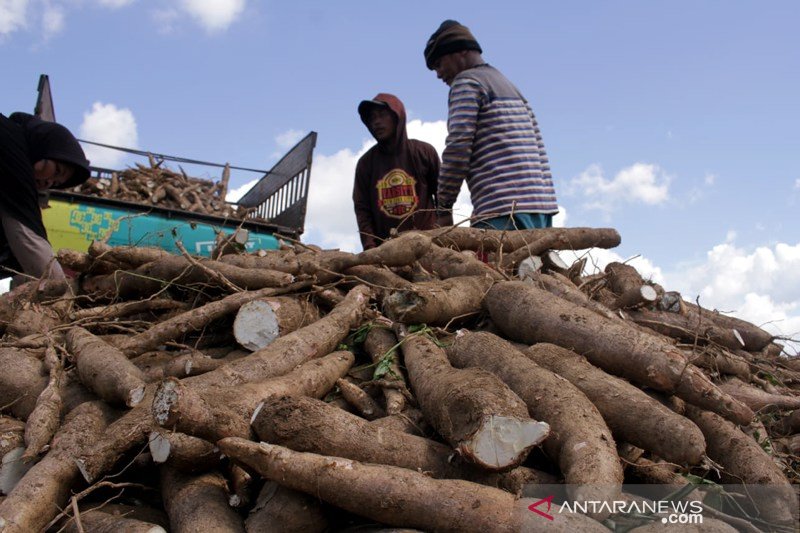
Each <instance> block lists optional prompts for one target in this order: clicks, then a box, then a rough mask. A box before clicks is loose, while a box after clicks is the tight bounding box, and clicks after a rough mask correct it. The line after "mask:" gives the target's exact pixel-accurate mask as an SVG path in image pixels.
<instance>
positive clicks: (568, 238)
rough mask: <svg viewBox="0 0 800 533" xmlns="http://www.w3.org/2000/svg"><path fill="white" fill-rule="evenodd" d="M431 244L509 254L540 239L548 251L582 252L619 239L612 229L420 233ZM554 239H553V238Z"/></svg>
mask: <svg viewBox="0 0 800 533" xmlns="http://www.w3.org/2000/svg"><path fill="white" fill-rule="evenodd" d="M424 233H425V234H426V235H429V236H431V237H432V238H433V242H434V244H437V245H439V246H446V247H453V248H456V249H458V250H483V251H486V252H496V251H498V250H501V249H502V250H503V252H505V253H509V252H512V251H514V250H517V249H518V248H522V247H524V246H527V245H531V246H535V243H536V242H538V241H539V240H540V239H543V238H545V237H548V238H550V239H552V240H551V241H550V242H549V243H548V244H549V245H548V248H549V249H551V250H584V249H586V248H614V247H615V246H619V243H620V242H622V239H621V238H620V236H619V233H618V232H617V230H615V229H613V228H542V229H528V230H520V231H501V230H491V229H479V228H463V227H448V228H439V229H433V230H428V231H425V232H424ZM553 236H554V237H553Z"/></svg>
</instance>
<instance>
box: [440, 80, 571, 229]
mask: <svg viewBox="0 0 800 533" xmlns="http://www.w3.org/2000/svg"><path fill="white" fill-rule="evenodd" d="M448 107H449V110H448V117H447V130H448V135H447V146H446V148H445V150H444V153H443V154H442V168H441V171H440V173H439V185H438V189H439V206H440V208H443V209H450V208H452V206H453V204H454V203H455V201H456V198H457V196H458V192H459V190H460V189H461V183H462V182H463V181H464V180H465V179H466V180H467V187H468V188H469V192H470V197H471V199H472V205H473V207H474V212H473V216H487V215H488V216H501V215H508V214H510V213H512V212H515V213H545V214H555V213H557V212H558V204H557V203H556V194H555V189H554V187H553V179H552V177H551V175H550V166H549V162H548V160H547V153H546V152H545V149H544V143H543V142H542V135H541V133H540V132H539V126H538V125H537V124H536V118H535V117H534V115H533V111H532V110H531V107H530V105H528V102H527V100H525V98H524V97H523V96H522V95H521V94H520V92H519V91H518V90H517V88H516V87H514V85H513V84H512V83H511V82H510V81H509V80H508V79H507V78H506V77H505V76H503V74H501V73H500V71H498V70H497V69H495V68H494V67H491V66H489V65H479V66H477V67H474V68H471V69H468V70H465V71H463V72H461V73H459V74H458V75H457V76H456V77H455V79H454V80H453V84H452V86H451V88H450V97H449V102H448Z"/></svg>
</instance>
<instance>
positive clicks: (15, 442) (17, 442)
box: [0, 415, 25, 459]
mask: <svg viewBox="0 0 800 533" xmlns="http://www.w3.org/2000/svg"><path fill="white" fill-rule="evenodd" d="M24 435H25V422H23V421H21V420H17V419H16V418H12V417H10V416H4V415H0V459H2V458H3V456H4V455H5V454H7V453H8V452H10V451H11V450H13V449H15V448H20V447H22V446H24V445H25V436H24Z"/></svg>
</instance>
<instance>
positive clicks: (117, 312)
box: [70, 298, 189, 320]
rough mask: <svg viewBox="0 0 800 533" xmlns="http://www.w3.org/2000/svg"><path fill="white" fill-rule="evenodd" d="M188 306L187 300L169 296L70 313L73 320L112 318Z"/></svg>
mask: <svg viewBox="0 0 800 533" xmlns="http://www.w3.org/2000/svg"><path fill="white" fill-rule="evenodd" d="M188 307H189V306H188V305H187V304H186V303H185V302H179V301H177V300H170V299H169V298H156V299H153V300H140V301H136V302H122V303H118V304H112V305H104V306H100V307H92V308H89V309H78V310H76V311H73V312H72V313H70V318H71V319H72V320H84V319H95V320H111V319H114V318H120V317H123V316H128V315H133V314H137V313H142V312H146V311H151V312H152V311H173V310H176V309H180V310H184V311H185V310H186V309H188Z"/></svg>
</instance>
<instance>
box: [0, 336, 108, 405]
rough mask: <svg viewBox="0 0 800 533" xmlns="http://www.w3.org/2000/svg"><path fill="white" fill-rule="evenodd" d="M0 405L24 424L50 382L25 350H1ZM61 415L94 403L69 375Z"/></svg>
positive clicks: (39, 361)
mask: <svg viewBox="0 0 800 533" xmlns="http://www.w3.org/2000/svg"><path fill="white" fill-rule="evenodd" d="M0 368H3V369H5V370H4V371H3V372H0V405H4V406H7V407H6V409H5V411H6V412H8V413H9V414H11V415H12V416H14V417H16V418H19V419H20V420H27V419H28V417H29V416H30V414H31V412H32V411H33V409H34V407H35V406H36V401H37V399H38V398H39V395H41V393H42V391H44V389H45V387H47V384H48V382H49V378H48V377H47V375H46V374H45V371H44V365H43V363H42V361H41V360H40V359H39V358H38V357H36V356H34V355H32V354H31V353H30V352H28V351H27V350H17V349H14V348H0ZM61 396H62V405H63V410H62V414H64V413H66V412H69V411H71V410H72V409H74V408H75V407H77V406H78V405H80V404H81V403H84V402H87V401H92V400H95V399H97V397H96V396H94V394H92V393H91V392H89V391H88V390H87V389H86V388H85V387H84V386H83V385H82V384H81V383H80V382H79V381H78V379H77V377H76V376H75V375H74V373H72V372H68V373H67V374H66V379H65V383H64V387H63V389H62V391H61Z"/></svg>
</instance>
